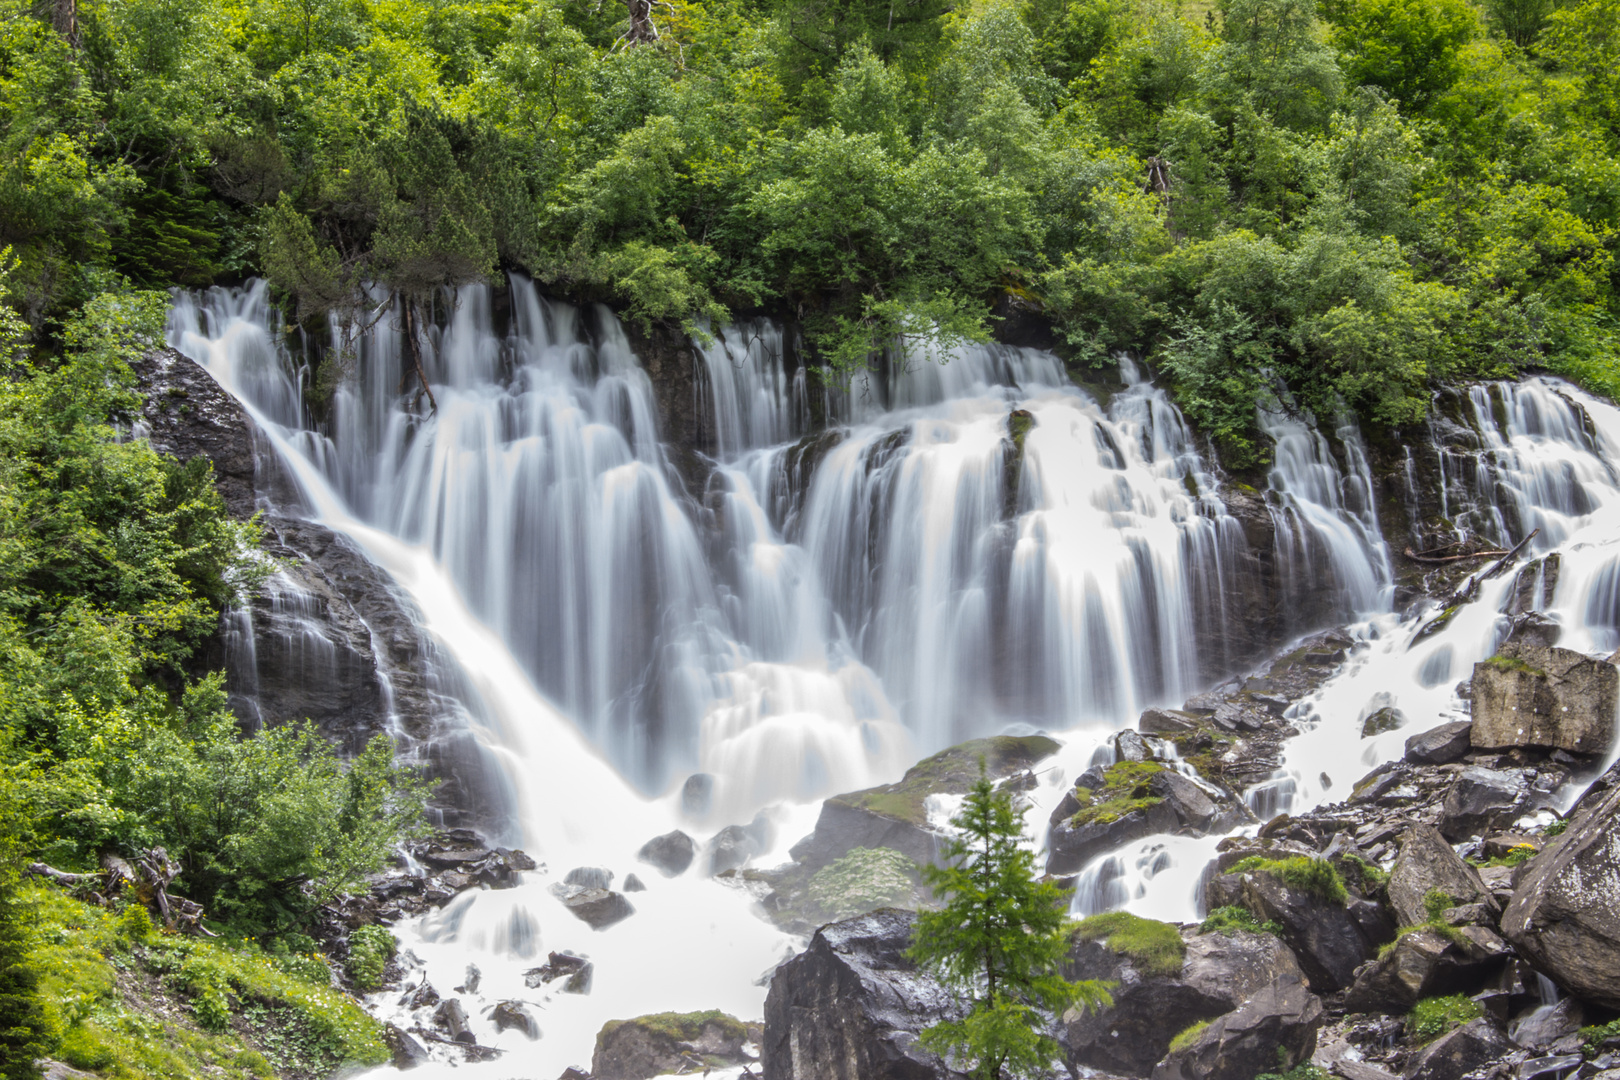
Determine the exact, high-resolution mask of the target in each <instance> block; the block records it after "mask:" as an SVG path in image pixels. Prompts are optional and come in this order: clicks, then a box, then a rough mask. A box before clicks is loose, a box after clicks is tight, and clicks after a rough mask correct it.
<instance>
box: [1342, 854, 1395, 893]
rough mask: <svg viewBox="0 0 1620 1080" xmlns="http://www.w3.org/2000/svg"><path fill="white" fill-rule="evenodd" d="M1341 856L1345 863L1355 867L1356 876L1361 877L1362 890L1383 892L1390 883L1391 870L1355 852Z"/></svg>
mask: <svg viewBox="0 0 1620 1080" xmlns="http://www.w3.org/2000/svg"><path fill="white" fill-rule="evenodd" d="M1340 858H1341V859H1342V860H1343V861H1344V864H1345V865H1346V866H1349V867H1353V868H1354V870H1355V873H1356V876H1357V877H1359V878H1360V879H1361V881H1360V885H1361V891H1362V892H1364V893H1374V892H1381V891H1382V890H1383V889H1384V888H1386V887H1387V886H1388V885H1389V871H1388V870H1383V869H1380V868H1379V867H1377V866H1374V865H1373V864H1372V863H1370V862H1368V861H1367V860H1366V859H1363V858H1362V857H1361V856H1360V855H1356V854H1354V853H1353V852H1346V853H1345V854H1343V855H1341V856H1340Z"/></svg>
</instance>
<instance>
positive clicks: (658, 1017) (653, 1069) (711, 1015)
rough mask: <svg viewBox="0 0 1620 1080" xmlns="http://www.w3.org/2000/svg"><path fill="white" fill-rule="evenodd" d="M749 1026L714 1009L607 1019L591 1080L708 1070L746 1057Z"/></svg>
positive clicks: (625, 1079) (640, 1079)
mask: <svg viewBox="0 0 1620 1080" xmlns="http://www.w3.org/2000/svg"><path fill="white" fill-rule="evenodd" d="M747 1041H748V1028H747V1026H746V1025H744V1024H743V1022H742V1021H740V1020H738V1019H736V1018H735V1017H731V1016H727V1015H726V1014H725V1013H723V1012H720V1011H719V1010H717V1009H711V1010H709V1011H708V1012H696V1013H657V1014H654V1015H652V1016H639V1017H636V1018H635V1019H634V1020H610V1021H608V1022H607V1023H606V1024H603V1025H602V1030H601V1031H599V1032H597V1034H596V1051H595V1053H593V1054H592V1055H591V1077H592V1078H593V1080H650V1078H651V1077H654V1076H662V1075H664V1074H665V1073H686V1072H694V1071H696V1072H707V1071H708V1070H709V1069H710V1068H712V1067H715V1066H722V1067H723V1066H731V1065H741V1064H744V1063H746V1062H747V1061H749V1060H750V1059H749V1058H748V1057H746V1056H745V1055H744V1054H743V1052H742V1047H743V1043H745V1042H747Z"/></svg>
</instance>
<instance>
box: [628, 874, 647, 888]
mask: <svg viewBox="0 0 1620 1080" xmlns="http://www.w3.org/2000/svg"><path fill="white" fill-rule="evenodd" d="M624 891H625V892H646V891H647V885H646V883H645V882H644V881H642V880H641V879H640V878H639V877H637V876H636V875H634V874H626V875H625V876H624Z"/></svg>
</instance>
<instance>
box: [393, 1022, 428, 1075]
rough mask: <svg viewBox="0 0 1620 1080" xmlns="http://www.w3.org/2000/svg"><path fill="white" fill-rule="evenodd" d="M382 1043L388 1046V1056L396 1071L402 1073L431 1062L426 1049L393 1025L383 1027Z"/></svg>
mask: <svg viewBox="0 0 1620 1080" xmlns="http://www.w3.org/2000/svg"><path fill="white" fill-rule="evenodd" d="M383 1042H384V1043H385V1044H387V1046H388V1056H389V1057H390V1058H391V1059H392V1061H393V1065H394V1068H396V1069H400V1070H402V1071H403V1070H405V1069H414V1068H416V1067H417V1066H418V1065H420V1064H422V1063H423V1062H425V1061H430V1060H432V1059H431V1057H430V1056H429V1054H428V1052H427V1048H426V1047H424V1046H423V1045H422V1044H421V1043H419V1042H417V1041H416V1040H415V1039H414V1038H412V1037H411V1035H410V1034H409V1033H408V1032H405V1031H401V1030H400V1029H399V1028H398V1027H395V1026H394V1025H393V1024H388V1025H386V1026H384V1028H383Z"/></svg>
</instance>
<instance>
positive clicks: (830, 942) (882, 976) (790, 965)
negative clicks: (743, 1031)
mask: <svg viewBox="0 0 1620 1080" xmlns="http://www.w3.org/2000/svg"><path fill="white" fill-rule="evenodd" d="M915 922H916V915H915V914H913V913H912V912H909V911H900V910H898V909H894V908H887V909H884V910H881V911H875V912H873V913H871V914H870V915H861V916H859V917H857V918H854V919H846V920H844V921H843V922H838V923H831V924H829V925H827V926H823V927H822V928H821V929H819V930H817V931H816V933H815V935H814V936H813V937H812V938H811V939H810V945H809V947H808V948H806V949H805V951H804V952H802V953H800V954H799V955H797V956H795V957H793V958H792V959H791V960H788V961H787V962H786V963H784V964H782V965H781V966H779V967H778V968H777V969H776V973H775V975H774V976H773V977H772V979H771V987H770V990H769V992H768V993H767V994H766V997H765V1035H764V1041H763V1042H762V1043H761V1047H760V1049H761V1066H762V1068H763V1072H764V1080H955V1077H956V1075H957V1074H955V1073H953V1072H952V1071H951V1070H950V1069H949V1068H948V1067H947V1066H946V1065H945V1063H944V1062H943V1061H941V1060H940V1058H939V1056H938V1055H936V1054H934V1053H932V1052H931V1051H929V1050H927V1049H925V1048H924V1047H923V1046H922V1044H921V1043H920V1042H919V1041H918V1032H920V1031H921V1030H922V1029H923V1028H926V1027H928V1026H929V1025H930V1024H933V1023H934V1022H935V1021H938V1020H957V1019H960V1018H961V1017H962V1014H963V1004H962V1000H961V997H960V995H958V994H957V993H955V992H954V991H950V990H947V989H946V988H945V987H943V986H941V985H940V984H939V983H938V982H937V981H935V980H934V979H933V978H931V977H930V976H928V975H927V974H925V973H924V972H921V971H919V970H918V969H917V966H916V965H915V964H913V963H912V962H911V961H910V960H909V959H907V958H906V956H905V951H906V949H908V948H909V947H910V945H911V934H912V927H913V925H914V924H915Z"/></svg>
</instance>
